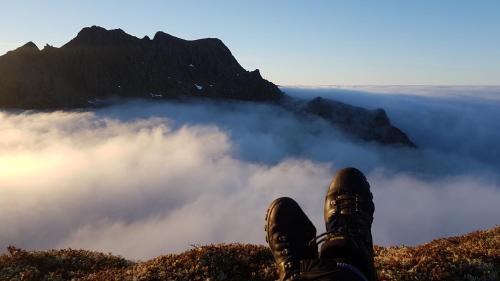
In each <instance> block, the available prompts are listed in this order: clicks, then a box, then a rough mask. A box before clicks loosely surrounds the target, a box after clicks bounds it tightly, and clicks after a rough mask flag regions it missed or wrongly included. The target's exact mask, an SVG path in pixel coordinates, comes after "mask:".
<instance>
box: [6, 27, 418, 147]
mask: <svg viewBox="0 0 500 281" xmlns="http://www.w3.org/2000/svg"><path fill="white" fill-rule="evenodd" d="M110 97H120V98H128V97H134V98H137V97H139V98H147V99H152V100H167V99H178V98H186V97H188V98H210V99H224V100H237V101H252V102H270V103H274V104H277V105H281V106H285V107H287V108H289V109H290V110H293V111H295V112H298V113H300V114H304V115H313V116H319V117H321V118H324V119H326V120H328V121H329V122H330V123H331V124H332V125H333V126H335V127H337V128H339V129H340V130H341V131H343V132H345V133H347V134H348V135H350V136H354V137H355V138H358V139H362V140H365V141H375V142H378V143H380V144H384V145H396V146H406V147H415V145H414V143H413V142H412V141H411V140H410V139H409V138H408V136H407V135H406V134H405V133H404V132H402V131H401V130H399V129H398V128H396V127H394V126H393V125H392V124H391V122H390V120H389V118H388V117H387V115H386V114H385V112H384V111H383V110H382V109H378V110H375V111H372V110H367V109H364V108H360V107H353V106H350V105H347V104H344V103H340V102H336V101H333V100H327V99H322V98H316V99H313V100H311V101H309V102H307V103H306V104H304V103H301V102H299V101H293V102H290V100H293V99H292V98H291V97H289V96H287V95H286V94H284V93H283V92H282V91H281V90H280V89H279V88H278V87H277V86H276V85H274V84H273V83H271V82H269V81H267V80H265V79H263V78H262V77H261V75H260V73H259V70H254V71H247V70H245V69H244V68H243V67H242V66H241V65H240V64H239V63H238V61H237V60H236V59H235V58H234V56H233V55H232V54H231V51H230V50H229V49H228V48H227V47H226V46H225V45H224V43H223V42H222V41H220V40H219V39H215V38H206V39H199V40H192V41H189V40H183V39H180V38H177V37H174V36H171V35H169V34H166V33H164V32H157V33H156V34H155V36H154V38H153V39H150V38H149V37H147V36H146V37H144V38H141V39H139V38H137V37H134V36H132V35H129V34H127V33H125V32H124V31H123V30H121V29H114V30H106V29H104V28H102V27H98V26H92V27H86V28H83V29H82V30H81V31H80V32H79V33H78V35H77V36H76V37H75V38H74V39H72V40H71V41H69V42H68V43H67V44H65V45H63V46H62V47H60V48H55V47H52V46H49V45H46V46H45V47H44V48H43V49H42V50H40V49H39V48H38V47H37V46H36V45H35V44H34V43H33V42H29V43H27V44H25V45H24V46H22V47H20V48H18V49H16V50H13V51H10V52H8V53H6V54H5V55H3V56H0V108H20V109H70V108H85V107H93V106H102V105H105V103H104V102H103V101H104V100H105V99H108V98H110ZM290 104H293V105H294V106H292V107H291V106H290Z"/></svg>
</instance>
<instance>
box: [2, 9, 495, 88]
mask: <svg viewBox="0 0 500 281" xmlns="http://www.w3.org/2000/svg"><path fill="white" fill-rule="evenodd" d="M499 14H500V1H487V0H482V1H472V0H471V1H462V0H454V1H444V0H442V1H422V0H420V1H358V0H351V1H256V0H254V1H189V0H184V1H124V0H122V1H115V0H110V1H63V0H61V1H53V0H49V1H22V3H21V1H5V2H4V3H2V9H1V10H0V54H3V53H5V52H6V51H7V50H10V49H13V48H15V47H17V46H20V45H22V44H24V43H26V42H28V41H34V42H35V43H36V44H37V45H39V47H43V45H45V44H46V43H48V44H51V45H54V46H60V45H62V44H64V43H65V42H67V41H69V40H70V39H71V38H73V37H74V36H75V35H76V33H77V32H78V31H79V30H80V29H81V28H82V27H84V26H90V25H100V26H103V27H105V28H122V29H124V30H125V31H126V32H128V33H130V34H132V35H135V36H137V37H143V36H144V35H149V36H152V35H153V34H154V33H155V32H156V31H158V30H162V31H165V32H167V33H170V34H172V35H175V36H178V37H181V38H185V39H197V38H203V37H218V38H220V39H222V40H223V41H224V42H225V43H226V45H227V46H228V47H229V48H230V49H231V51H232V52H233V54H234V55H235V57H236V58H237V59H238V60H239V62H240V63H241V64H242V65H243V67H245V68H247V69H249V70H253V69H255V68H259V69H260V70H261V73H262V74H263V76H264V77H265V78H267V79H269V80H271V81H273V82H275V83H277V84H281V85H368V84H372V85H373V84H382V85H384V84H385V85H387V84H401V85H499V84H500V16H499Z"/></svg>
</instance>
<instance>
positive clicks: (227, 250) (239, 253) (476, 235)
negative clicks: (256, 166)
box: [0, 227, 500, 281]
mask: <svg viewBox="0 0 500 281" xmlns="http://www.w3.org/2000/svg"><path fill="white" fill-rule="evenodd" d="M375 250H376V255H377V256H376V258H375V262H376V267H377V269H378V272H379V280H401V281H403V280H454V281H457V280H492V281H493V280H499V279H500V227H495V228H492V229H489V230H485V231H477V232H473V233H470V234H467V235H464V236H457V237H449V238H442V239H437V240H434V241H432V242H430V243H427V244H423V245H420V246H416V247H405V246H398V247H378V246H376V248H375ZM276 278H277V274H276V271H275V267H274V262H273V258H272V255H271V253H270V251H269V250H268V249H267V247H265V246H257V245H245V244H221V245H209V246H201V247H196V248H193V249H191V250H189V251H186V252H184V253H181V254H170V255H165V256H160V257H157V258H154V259H152V260H149V261H145V262H138V263H134V262H131V261H127V260H125V259H123V258H121V257H117V256H113V255H111V254H103V253H97V252H90V251H83V250H71V249H68V250H51V251H45V252H28V251H24V250H21V249H17V248H15V247H9V249H8V253H7V254H3V255H0V280H275V279H276Z"/></svg>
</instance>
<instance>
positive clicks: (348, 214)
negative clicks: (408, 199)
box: [320, 168, 376, 280]
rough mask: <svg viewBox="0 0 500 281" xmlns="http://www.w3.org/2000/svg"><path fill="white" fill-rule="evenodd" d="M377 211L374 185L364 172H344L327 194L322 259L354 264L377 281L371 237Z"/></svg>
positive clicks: (340, 172)
mask: <svg viewBox="0 0 500 281" xmlns="http://www.w3.org/2000/svg"><path fill="white" fill-rule="evenodd" d="M374 211H375V205H374V204H373V195H372V193H371V192H370V184H369V183H368V181H367V180H366V177H365V176H364V175H363V173H362V172H361V171H359V170H358V169H355V168H345V169H342V170H340V171H339V172H338V173H337V174H336V175H335V177H334V178H333V181H332V183H331V184H330V187H329V188H328V192H327V194H326V199H325V207H324V216H325V225H326V233H324V234H322V235H320V237H321V236H323V237H324V238H323V240H322V241H324V243H323V245H322V246H321V251H320V258H321V259H332V260H336V261H338V262H340V263H346V264H349V265H352V266H354V267H356V268H358V269H359V270H360V271H361V272H362V273H363V274H364V275H365V277H366V278H367V279H368V280H376V272H375V268H374V263H373V255H374V253H373V240H372V234H371V226H372V222H373V213H374ZM320 242H321V241H320Z"/></svg>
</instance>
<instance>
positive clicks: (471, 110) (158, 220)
mask: <svg viewBox="0 0 500 281" xmlns="http://www.w3.org/2000/svg"><path fill="white" fill-rule="evenodd" d="M285 90H286V91H287V92H289V93H290V94H292V95H296V96H311V97H312V96H313V95H316V94H318V93H321V95H323V96H331V97H335V98H336V99H339V100H343V101H346V102H350V103H353V104H358V105H362V106H366V107H370V108H374V107H384V108H385V109H386V110H387V112H388V115H389V116H390V117H391V119H392V120H393V121H394V123H395V124H396V125H398V126H400V127H401V128H402V129H403V130H404V131H406V132H408V133H409V135H410V136H411V137H412V138H413V139H414V140H415V141H416V142H417V144H419V145H420V146H421V148H419V149H418V150H411V149H393V148H386V147H380V146H378V145H376V144H373V143H371V144H367V143H362V142H356V141H352V140H350V139H349V138H348V137H346V136H344V135H342V133H340V132H338V131H336V130H335V129H333V128H332V127H331V126H329V125H328V124H327V123H325V122H323V121H322V120H319V119H318V120H314V121H311V120H305V119H301V118H300V117H297V116H294V115H293V114H290V113H288V112H286V111H284V110H281V109H279V108H277V107H274V106H268V105H259V104H254V103H213V102H206V101H205V102H201V101H200V102H194V103H189V104H186V103H149V102H144V101H129V102H127V103H123V104H120V105H116V106H113V107H109V108H104V109H100V110H96V111H93V112H52V113H37V112H24V113H18V112H17V113H15V112H7V111H3V112H0V132H1V136H2V138H0V194H1V196H0V225H1V228H0V247H2V248H3V249H5V247H6V246H7V245H9V244H14V245H16V246H20V247H26V248H34V249H46V248H54V247H57V248H60V247H73V248H86V249H93V250H100V251H112V252H114V253H116V254H122V255H124V256H125V257H128V258H133V259H145V258H150V257H152V256H156V255H159V254H164V253H169V252H178V251H182V250H185V249H188V248H189V247H190V245H191V244H205V243H212V242H213V243H219V242H234V241H236V242H248V243H264V239H263V238H264V230H263V225H264V221H263V217H264V214H265V210H266V208H267V205H268V204H269V203H270V202H271V201H272V200H273V199H274V198H276V197H278V196H291V197H293V198H295V199H296V200H297V201H298V202H299V203H300V204H301V205H302V206H303V208H304V209H305V211H306V213H307V214H308V215H309V216H310V217H311V219H312V220H313V222H314V223H315V225H316V227H317V228H318V233H320V232H322V231H323V230H324V226H323V223H322V208H323V206H322V203H323V197H324V192H325V190H326V188H327V186H328V184H329V182H330V180H331V177H332V176H333V174H334V172H335V170H336V169H338V168H341V167H344V166H356V167H359V168H360V169H362V170H363V171H364V172H365V173H366V174H367V175H368V179H369V181H370V183H371V185H372V188H373V193H374V196H375V204H376V213H375V223H374V227H373V232H374V239H375V243H379V244H384V245H388V244H401V243H405V244H416V243H421V242H425V241H428V240H430V239H433V238H436V237H438V236H443V235H456V234H461V233H465V232H468V231H472V230H475V229H479V228H487V227H492V226H494V225H496V224H498V214H499V213H500V205H499V204H498V202H499V200H500V180H499V176H498V171H500V168H499V167H500V164H499V163H498V162H499V161H498V160H495V159H494V157H493V156H495V155H499V153H500V147H499V144H498V143H497V141H498V140H499V139H500V138H499V136H498V135H497V134H499V133H498V132H497V130H495V123H494V122H493V121H491V120H490V121H491V122H485V120H489V119H488V118H497V119H496V120H500V113H497V112H498V110H493V109H495V108H498V104H497V103H496V101H495V100H494V99H493V100H491V99H489V100H487V101H486V100H485V99H484V98H482V97H474V96H473V97H470V96H467V97H462V98H461V99H458V100H457V98H456V97H455V96H454V95H452V94H446V95H444V94H443V95H439V96H440V98H434V97H432V98H429V97H428V96H425V95H420V96H414V95H409V94H395V93H385V94H380V93H379V94H376V95H375V94H371V93H367V92H366V91H368V90H370V91H373V90H372V89H364V90H363V91H359V90H358V91H352V90H349V91H346V90H344V89H285ZM407 90H408V89H407ZM492 92H493V93H498V92H495V91H492V90H491V89H489V90H484V89H483V90H482V92H481V93H482V94H483V95H490V96H494V94H491V93H492ZM382 105H383V106H382ZM469 105H470V106H469ZM443 118H445V119H446V120H443ZM431 125H432V126H434V127H433V129H432V130H431ZM464 132H469V134H465V133H464ZM421 134H426V135H421ZM491 138H496V140H497V141H491ZM450 140H453V142H452V143H449V145H448V146H446V145H445V144H446V142H448V141H450ZM461 143H462V144H461ZM497 159H498V158H497Z"/></svg>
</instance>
